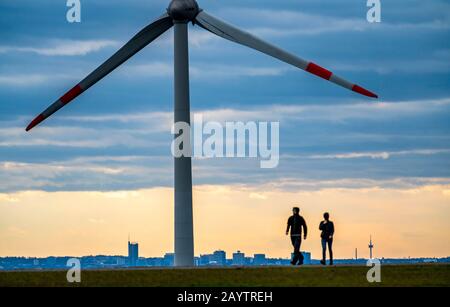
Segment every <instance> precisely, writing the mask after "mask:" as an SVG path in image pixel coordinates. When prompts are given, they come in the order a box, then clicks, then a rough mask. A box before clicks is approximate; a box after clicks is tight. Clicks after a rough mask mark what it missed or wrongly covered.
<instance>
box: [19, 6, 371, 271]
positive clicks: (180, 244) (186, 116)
mask: <svg viewBox="0 0 450 307" xmlns="http://www.w3.org/2000/svg"><path fill="white" fill-rule="evenodd" d="M189 22H192V23H193V24H196V25H199V26H200V27H202V28H204V29H205V30H207V31H210V32H212V33H213V34H216V35H218V36H220V37H222V38H225V39H227V40H230V41H232V42H235V43H238V44H241V45H244V46H247V47H250V48H252V49H256V50H258V51H260V52H262V53H265V54H267V55H270V56H272V57H274V58H277V59H279V60H281V61H283V62H286V63H288V64H291V65H293V66H295V67H298V68H300V69H303V70H305V71H307V72H309V73H312V74H314V75H316V76H319V77H321V78H323V79H326V80H328V81H331V82H333V83H335V84H337V85H340V86H342V87H344V88H347V89H349V90H352V91H354V92H357V93H359V94H362V95H365V96H368V97H373V98H378V96H377V95H376V94H374V93H372V92H370V91H368V90H366V89H364V88H362V87H360V86H359V85H356V84H354V83H352V82H349V81H346V80H345V79H343V78H340V77H338V76H336V75H335V74H333V73H332V72H331V71H329V70H327V69H325V68H322V67H320V66H319V65H317V64H315V63H313V62H309V61H306V60H304V59H301V58H299V57H297V56H295V55H293V54H291V53H289V52H287V51H284V50H282V49H280V48H278V47H276V46H274V45H272V44H270V43H267V42H265V41H263V40H261V39H259V38H257V37H255V36H253V35H252V34H250V33H247V32H245V31H242V30H240V29H238V28H236V27H235V26H232V25H230V24H228V23H226V22H224V21H222V20H220V19H217V18H216V17H213V16H211V15H210V14H208V13H206V12H205V11H203V10H202V9H200V8H199V6H198V4H197V2H196V1H195V0H172V1H171V2H170V4H169V7H168V8H167V12H166V13H164V14H163V15H162V16H160V17H159V18H157V19H156V20H155V21H153V22H152V23H150V24H149V25H148V26H146V27H145V28H144V29H142V30H141V31H140V32H139V33H138V34H136V35H135V36H134V37H133V38H132V39H131V40H130V41H128V42H127V43H126V44H125V45H124V46H123V47H122V48H120V49H119V50H118V51H117V52H116V53H115V54H114V55H113V56H111V57H110V58H109V59H108V60H106V61H105V62H104V63H103V64H102V65H100V66H99V67H98V68H97V69H95V70H94V71H93V72H92V73H91V74H89V75H88V76H87V77H86V78H84V79H83V80H82V81H81V82H80V83H78V84H77V85H75V86H74V87H73V88H72V89H70V90H69V91H68V92H67V93H65V94H64V95H63V96H61V97H60V98H59V99H58V100H57V101H56V102H54V103H53V104H52V105H50V106H49V107H48V108H47V109H45V111H44V112H42V113H41V114H39V115H38V116H37V117H36V118H35V119H33V121H31V123H30V124H29V125H28V127H27V128H26V131H29V130H30V129H32V128H33V127H35V126H36V125H38V124H39V123H41V122H42V121H43V120H45V119H46V118H48V117H49V116H51V115H52V114H53V113H55V112H56V111H58V110H59V109H61V108H62V107H63V106H65V105H66V104H68V103H69V102H71V101H72V100H73V99H75V98H76V97H77V96H79V95H80V94H81V93H83V92H84V91H86V90H87V89H89V88H90V87H91V86H93V85H94V84H95V83H97V82H98V81H100V80H101V79H102V78H103V77H105V76H106V75H107V74H109V73H110V72H112V71H113V70H114V69H115V68H117V67H118V66H119V65H121V64H122V63H124V62H125V61H126V60H128V59H129V58H130V57H132V56H133V55H135V54H136V53H137V52H139V51H140V50H141V49H142V48H144V47H145V46H147V45H148V44H150V43H151V42H152V41H154V40H155V39H156V38H158V37H159V36H160V35H161V34H163V33H164V32H166V31H167V30H169V29H170V28H171V27H172V26H173V27H174V79H175V81H174V91H175V103H174V120H175V123H176V122H186V123H188V124H190V106H189V59H188V56H189V54H188V28H187V25H188V23H189ZM175 137H177V135H176V136H175ZM185 140H186V139H185ZM174 184H175V265H176V266H193V264H194V235H193V215H192V168H191V158H190V157H184V156H182V157H179V158H175V183H174Z"/></svg>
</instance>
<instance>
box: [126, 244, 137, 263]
mask: <svg viewBox="0 0 450 307" xmlns="http://www.w3.org/2000/svg"><path fill="white" fill-rule="evenodd" d="M138 259H139V244H138V243H136V242H130V241H128V265H129V266H136V265H137V263H138Z"/></svg>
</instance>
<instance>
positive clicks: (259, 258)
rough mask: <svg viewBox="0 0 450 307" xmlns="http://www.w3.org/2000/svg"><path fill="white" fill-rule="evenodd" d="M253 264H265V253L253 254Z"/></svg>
mask: <svg viewBox="0 0 450 307" xmlns="http://www.w3.org/2000/svg"><path fill="white" fill-rule="evenodd" d="M253 264H254V265H265V264H267V263H266V255H265V254H255V256H254V257H253Z"/></svg>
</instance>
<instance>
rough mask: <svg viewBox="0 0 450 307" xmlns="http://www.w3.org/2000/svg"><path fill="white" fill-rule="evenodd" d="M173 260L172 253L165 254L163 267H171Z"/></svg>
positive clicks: (173, 255)
mask: <svg viewBox="0 0 450 307" xmlns="http://www.w3.org/2000/svg"><path fill="white" fill-rule="evenodd" d="M174 260H175V254H174V253H166V254H165V255H164V259H163V264H164V266H173V264H174Z"/></svg>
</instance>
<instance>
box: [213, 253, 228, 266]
mask: <svg viewBox="0 0 450 307" xmlns="http://www.w3.org/2000/svg"><path fill="white" fill-rule="evenodd" d="M213 261H214V262H215V263H216V264H217V265H222V266H223V265H226V264H227V254H226V253H225V251H223V250H217V251H215V252H214V253H213Z"/></svg>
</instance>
